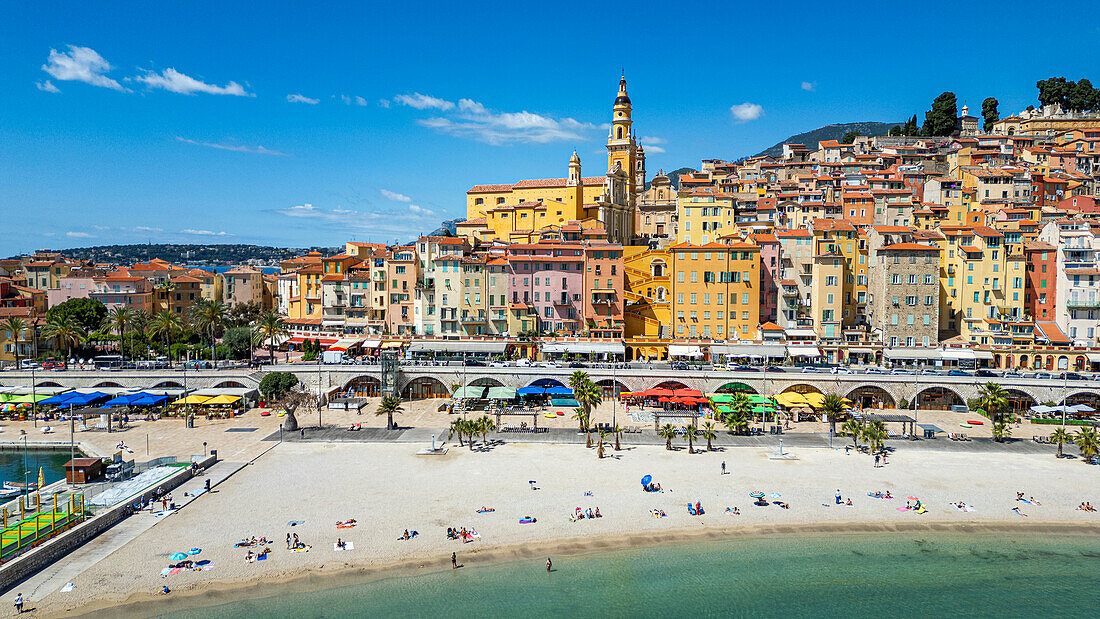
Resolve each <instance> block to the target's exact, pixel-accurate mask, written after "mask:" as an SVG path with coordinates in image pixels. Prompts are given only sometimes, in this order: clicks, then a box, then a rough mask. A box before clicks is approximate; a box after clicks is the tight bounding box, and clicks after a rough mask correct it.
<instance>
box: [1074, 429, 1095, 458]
mask: <svg viewBox="0 0 1100 619" xmlns="http://www.w3.org/2000/svg"><path fill="white" fill-rule="evenodd" d="M1073 442H1074V443H1076V444H1077V449H1080V450H1081V457H1083V458H1084V459H1085V464H1090V463H1091V462H1092V459H1093V458H1095V457H1096V453H1097V452H1098V451H1100V437H1097V434H1096V428H1081V429H1080V430H1078V431H1077V436H1076V437H1074V439H1073Z"/></svg>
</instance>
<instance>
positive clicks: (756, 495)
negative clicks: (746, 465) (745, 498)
mask: <svg viewBox="0 0 1100 619" xmlns="http://www.w3.org/2000/svg"><path fill="white" fill-rule="evenodd" d="M749 496H751V497H752V498H754V499H760V498H763V497H764V493H763V492H760V491H759V490H756V491H754V492H750V493H749Z"/></svg>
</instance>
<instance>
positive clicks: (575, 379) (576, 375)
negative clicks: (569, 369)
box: [568, 370, 589, 392]
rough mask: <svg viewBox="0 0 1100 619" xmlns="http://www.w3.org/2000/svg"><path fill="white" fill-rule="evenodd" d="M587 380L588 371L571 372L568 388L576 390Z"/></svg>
mask: <svg viewBox="0 0 1100 619" xmlns="http://www.w3.org/2000/svg"><path fill="white" fill-rule="evenodd" d="M588 380H589V379H588V372H582V371H580V370H577V371H576V372H573V373H572V374H570V375H569V381H568V384H569V388H570V389H572V390H573V391H574V392H576V391H577V390H579V389H580V388H581V385H583V384H585V383H586V382H588Z"/></svg>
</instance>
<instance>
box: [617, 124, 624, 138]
mask: <svg viewBox="0 0 1100 619" xmlns="http://www.w3.org/2000/svg"><path fill="white" fill-rule="evenodd" d="M617 135H618V139H620V140H621V139H623V128H622V127H619V132H618V134H617Z"/></svg>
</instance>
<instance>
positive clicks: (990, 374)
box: [974, 370, 997, 378]
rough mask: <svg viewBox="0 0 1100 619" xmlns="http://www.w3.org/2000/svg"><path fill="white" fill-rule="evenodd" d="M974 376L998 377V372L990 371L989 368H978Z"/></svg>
mask: <svg viewBox="0 0 1100 619" xmlns="http://www.w3.org/2000/svg"><path fill="white" fill-rule="evenodd" d="M974 376H981V377H983V378H996V377H997V374H995V373H994V372H990V371H989V370H978V371H977V372H974Z"/></svg>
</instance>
